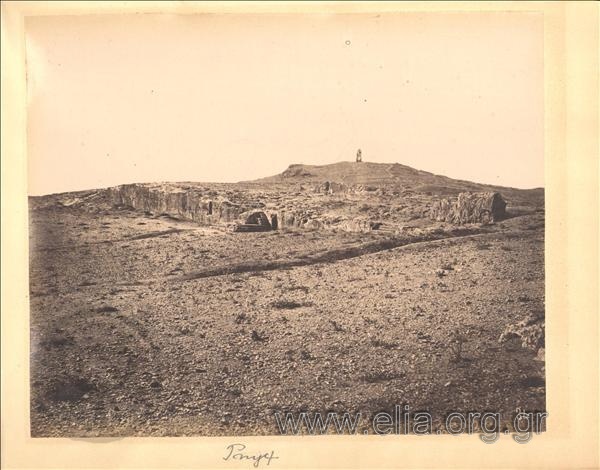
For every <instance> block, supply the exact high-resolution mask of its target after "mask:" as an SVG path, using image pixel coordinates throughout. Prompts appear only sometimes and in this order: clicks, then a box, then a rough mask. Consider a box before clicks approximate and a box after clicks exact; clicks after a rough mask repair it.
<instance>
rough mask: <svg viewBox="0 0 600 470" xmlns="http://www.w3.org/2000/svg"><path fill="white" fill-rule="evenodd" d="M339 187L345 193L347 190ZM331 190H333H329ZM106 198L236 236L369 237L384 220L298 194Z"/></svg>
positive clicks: (147, 189)
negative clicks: (286, 232) (279, 232)
mask: <svg viewBox="0 0 600 470" xmlns="http://www.w3.org/2000/svg"><path fill="white" fill-rule="evenodd" d="M333 187H334V188H338V189H342V188H343V187H345V186H344V185H339V186H333ZM331 188H332V186H331V185H330V186H329V190H331ZM106 193H107V194H108V199H109V200H110V202H111V204H112V205H113V206H122V207H130V208H133V209H135V210H139V211H143V212H148V213H150V214H153V215H161V214H168V215H170V216H173V217H178V218H182V219H186V220H191V221H194V222H197V223H199V224H201V225H216V224H223V225H227V226H228V227H229V228H230V229H231V230H234V231H249V232H253V231H266V230H274V229H307V230H341V231H348V232H368V231H371V230H379V229H380V226H381V225H382V224H381V222H380V221H379V220H380V216H378V218H377V219H376V220H371V219H370V218H369V217H365V216H360V217H354V216H353V214H342V213H337V212H336V211H331V210H326V209H325V210H324V208H323V207H322V206H321V205H319V200H318V199H315V197H314V196H313V195H310V196H303V195H302V194H295V193H294V194H290V195H289V199H287V200H285V199H283V198H281V197H280V196H279V195H275V196H274V195H273V194H268V193H264V192H262V191H257V190H255V189H251V190H247V191H237V190H232V189H231V188H218V187H216V186H214V187H212V188H211V187H200V186H192V185H186V184H181V183H164V184H125V185H121V186H116V187H114V188H109V189H108V190H106ZM307 194H310V193H307ZM313 194H314V193H313ZM256 214H262V216H257V215H256ZM257 217H258V218H257ZM236 227H237V228H236Z"/></svg>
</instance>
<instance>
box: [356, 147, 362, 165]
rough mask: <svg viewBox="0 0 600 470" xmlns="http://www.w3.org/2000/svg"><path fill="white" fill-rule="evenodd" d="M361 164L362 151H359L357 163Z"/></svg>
mask: <svg viewBox="0 0 600 470" xmlns="http://www.w3.org/2000/svg"><path fill="white" fill-rule="evenodd" d="M360 162H362V152H361V150H360V149H358V152H356V163H360Z"/></svg>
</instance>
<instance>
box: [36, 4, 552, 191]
mask: <svg viewBox="0 0 600 470" xmlns="http://www.w3.org/2000/svg"><path fill="white" fill-rule="evenodd" d="M26 33H27V36H26V41H27V73H28V76H27V79H28V113H29V115H28V153H29V193H30V194H32V195H39V194H48V193H54V192H63V191H71V190H80V189H91V188H98V187H106V186H113V185H117V184H122V183H130V182H154V181H205V182H235V181H240V180H249V179H255V178H260V177H264V176H270V175H273V174H276V173H280V172H282V171H283V170H285V168H287V166H288V165H290V164H291V163H306V164H315V165H322V164H327V163H334V162H338V161H342V160H353V159H354V156H355V153H356V150H357V149H358V148H359V147H360V148H361V149H362V152H363V160H364V161H372V162H382V163H393V162H398V163H402V164H405V165H409V166H412V167H414V168H417V169H420V170H426V171H431V172H433V173H437V174H443V175H447V176H450V177H453V178H459V179H466V180H471V181H476V182H481V183H490V184H498V185H504V186H514V187H521V188H531V187H539V186H543V185H544V175H543V163H544V156H543V151H544V148H543V141H544V135H543V112H544V110H543V98H544V86H543V22H542V17H541V16H540V15H537V14H528V13H422V14H417V13H409V14H407V13H401V14H382V15H374V14H355V15H296V16H290V15H246V16H240V15H188V16H178V15H128V16H124V15H122V16H100V15H95V16H94V15H87V16H71V17H35V18H28V19H27V23H26Z"/></svg>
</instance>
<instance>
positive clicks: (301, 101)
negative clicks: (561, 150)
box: [25, 12, 551, 459]
mask: <svg viewBox="0 0 600 470" xmlns="http://www.w3.org/2000/svg"><path fill="white" fill-rule="evenodd" d="M25 31H26V56H27V136H28V143H27V153H28V180H29V221H30V223H29V254H30V286H29V287H30V351H31V355H30V390H31V403H30V407H31V413H30V416H31V418H30V426H31V435H32V436H33V437H98V436H191V435H200V436H251V435H281V434H288V435H291V434H298V435H300V434H337V433H343V434H361V435H363V434H390V433H397V434H398V433H399V434H441V435H445V434H456V433H481V434H505V433H509V434H512V433H518V432H523V431H524V430H525V427H527V426H529V427H528V428H527V430H528V431H530V430H532V431H536V432H537V431H543V430H544V429H545V426H546V421H545V418H546V415H547V413H546V387H545V354H544V350H545V343H544V340H545V306H544V285H545V274H544V227H545V207H544V172H543V169H544V77H543V46H544V45H543V20H542V17H541V15H538V14H530V13H476V12H473V13H398V14H385V13H381V14H353V15H346V14H333V15H314V14H295V15H291V14H280V15H268V14H255V15H242V14H231V15H112V16H111V15H80V16H43V17H42V16H39V17H28V18H26V23H25ZM533 415H535V419H528V417H529V418H531V417H532V416H533ZM550 418H551V415H549V418H548V419H550ZM523 419H525V421H527V422H526V423H525V424H523V422H522V421H523ZM232 445H233V444H232ZM240 445H241V444H240ZM238 450H239V449H238ZM235 452H236V449H235V448H233V447H232V448H231V449H230V456H229V457H231V458H232V459H233V458H234V457H233V455H234V454H235ZM235 455H238V454H235ZM273 458H275V457H274V456H273Z"/></svg>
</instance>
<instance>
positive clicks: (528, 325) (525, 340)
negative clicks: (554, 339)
mask: <svg viewBox="0 0 600 470" xmlns="http://www.w3.org/2000/svg"><path fill="white" fill-rule="evenodd" d="M545 331H546V322H545V320H544V315H543V313H537V314H531V315H529V316H528V317H527V318H525V319H524V320H521V321H520V322H517V323H515V324H511V325H508V326H507V327H506V328H505V329H504V332H503V333H502V335H501V336H500V342H501V343H504V342H506V341H508V340H510V339H512V338H518V339H520V340H521V346H522V347H524V348H527V349H530V350H532V351H534V352H537V353H538V355H539V353H540V351H542V354H543V349H544V346H545V340H546V333H545Z"/></svg>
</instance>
